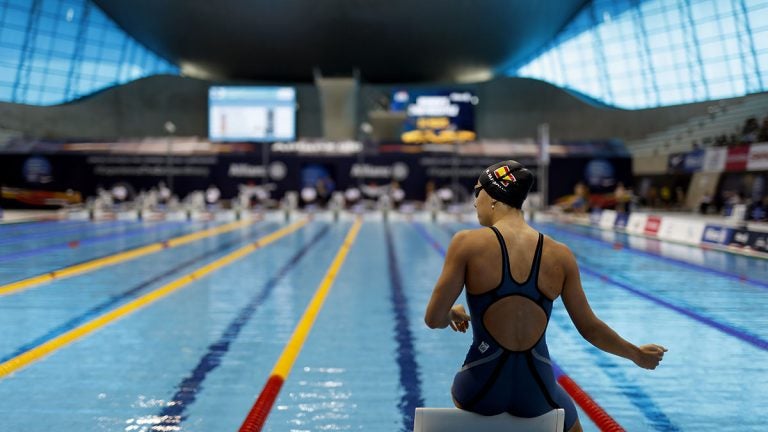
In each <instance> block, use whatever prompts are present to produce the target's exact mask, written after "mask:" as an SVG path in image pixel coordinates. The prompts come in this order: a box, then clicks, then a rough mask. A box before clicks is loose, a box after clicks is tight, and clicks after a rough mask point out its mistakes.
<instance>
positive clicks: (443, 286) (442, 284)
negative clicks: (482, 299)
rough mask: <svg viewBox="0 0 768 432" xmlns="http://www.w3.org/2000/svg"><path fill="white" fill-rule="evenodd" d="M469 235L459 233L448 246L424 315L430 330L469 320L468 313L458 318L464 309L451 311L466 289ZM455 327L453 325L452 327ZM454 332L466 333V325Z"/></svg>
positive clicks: (466, 232)
mask: <svg viewBox="0 0 768 432" xmlns="http://www.w3.org/2000/svg"><path fill="white" fill-rule="evenodd" d="M468 233H469V232H468V231H459V232H458V233H456V235H455V236H454V237H453V239H452V240H451V244H450V245H449V246H448V251H447V252H446V254H445V263H444V264H443V271H442V273H441V274H440V278H439V279H438V280H437V283H436V284H435V289H434V290H433V291H432V297H431V298H430V299H429V304H428V305H427V312H426V314H425V315H424V322H425V323H426V324H427V326H428V327H429V328H433V329H434V328H445V327H448V326H449V325H451V324H452V321H458V322H461V321H464V322H465V321H466V320H469V315H466V313H463V316H461V317H458V316H456V315H457V314H459V315H461V314H460V313H459V312H462V311H463V308H462V310H461V311H454V312H453V313H452V309H451V308H452V307H453V304H454V303H455V302H456V299H457V298H458V297H459V294H461V291H462V289H463V288H464V275H465V272H466V268H467V261H468V258H469V251H468V248H469V246H468V243H469V241H468V240H469V239H468V238H467V236H468ZM452 315H454V316H452ZM457 318H458V319H457ZM464 318H466V319H464ZM455 325H456V324H453V325H452V327H454V326H455ZM454 330H459V331H466V325H465V324H464V325H461V324H460V328H459V329H457V328H454Z"/></svg>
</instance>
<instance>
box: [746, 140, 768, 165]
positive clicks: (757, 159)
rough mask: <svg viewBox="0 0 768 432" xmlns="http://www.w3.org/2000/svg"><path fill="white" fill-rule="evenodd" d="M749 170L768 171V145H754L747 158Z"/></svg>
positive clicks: (750, 147)
mask: <svg viewBox="0 0 768 432" xmlns="http://www.w3.org/2000/svg"><path fill="white" fill-rule="evenodd" d="M747 170H749V171H763V170H768V143H759V144H752V145H751V146H749V155H748V156H747Z"/></svg>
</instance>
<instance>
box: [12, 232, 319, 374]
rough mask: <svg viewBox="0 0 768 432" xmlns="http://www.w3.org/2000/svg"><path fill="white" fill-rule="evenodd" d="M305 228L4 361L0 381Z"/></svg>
mask: <svg viewBox="0 0 768 432" xmlns="http://www.w3.org/2000/svg"><path fill="white" fill-rule="evenodd" d="M306 224H307V220H306V219H304V220H300V221H298V222H294V223H293V224H291V225H289V226H286V227H284V228H281V229H279V230H277V231H275V232H273V233H271V234H268V235H266V236H264V237H262V238H260V239H258V240H257V241H255V242H253V243H250V244H248V245H246V246H243V247H241V248H239V249H237V250H235V251H234V252H231V253H229V254H227V255H225V256H223V257H221V258H219V259H217V260H215V261H212V262H210V263H208V264H206V265H204V266H202V267H199V268H198V269H197V270H194V271H192V272H190V273H187V274H186V275H184V276H181V277H179V278H178V279H176V280H174V281H172V282H170V283H168V284H166V285H163V286H162V287H160V288H158V289H156V290H154V291H151V292H149V293H147V294H145V295H143V296H141V297H139V298H137V299H135V300H132V301H131V302H129V303H126V304H124V305H122V306H120V307H118V308H116V309H113V310H111V311H109V312H107V313H105V314H103V315H100V316H99V317H97V318H94V319H93V320H91V321H89V322H87V323H85V324H83V325H81V326H79V327H77V328H74V329H72V330H70V331H68V332H66V333H64V334H62V335H60V336H58V337H56V338H54V339H51V340H50V341H48V342H46V343H44V344H42V345H39V346H37V347H35V348H33V349H31V350H29V351H26V352H24V353H23V354H20V355H18V356H16V357H14V358H12V359H10V360H8V361H5V362H3V363H0V378H3V377H5V376H7V375H9V374H11V373H13V372H15V371H17V370H19V369H22V368H24V367H26V366H28V365H29V364H30V363H33V362H35V361H37V360H39V359H41V358H43V357H45V356H47V355H48V354H51V353H53V352H55V351H57V350H59V349H61V348H63V347H64V346H66V345H69V344H71V343H72V342H75V341H76V340H78V339H80V338H82V337H84V336H86V335H88V334H90V333H93V332H95V331H96V330H99V329H100V328H102V327H104V326H105V325H107V324H110V323H111V322H113V321H116V320H118V319H120V318H123V317H125V316H126V315H129V314H131V313H133V312H136V311H138V310H139V309H141V308H143V307H145V306H148V305H150V304H152V303H154V302H156V301H158V300H160V299H162V298H164V297H167V296H168V295H170V294H172V293H173V292H175V291H178V290H179V289H181V288H183V287H185V286H187V285H188V284H189V283H191V282H194V281H196V280H197V279H200V278H203V277H205V276H207V275H208V274H210V273H212V272H214V271H216V270H219V269H220V268H222V267H225V266H227V265H229V264H231V263H233V262H234V261H236V260H238V259H240V258H243V257H244V256H246V255H248V254H250V253H251V252H253V251H255V250H256V249H259V248H262V247H264V246H266V245H268V244H270V243H272V242H274V241H276V240H278V239H280V238H282V237H285V236H286V235H288V234H291V233H293V232H295V231H296V230H298V229H299V228H301V227H303V226H304V225H306Z"/></svg>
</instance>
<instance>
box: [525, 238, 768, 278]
mask: <svg viewBox="0 0 768 432" xmlns="http://www.w3.org/2000/svg"><path fill="white" fill-rule="evenodd" d="M536 225H539V224H536ZM543 228H544V231H547V230H551V231H554V232H557V233H561V234H563V235H565V236H570V237H576V238H581V239H584V240H586V241H590V242H592V243H597V244H600V245H601V246H604V247H613V248H614V249H615V247H614V245H613V243H611V242H607V241H605V240H601V239H598V238H594V237H591V236H589V235H586V234H581V233H576V232H573V231H571V230H569V229H567V228H561V227H557V226H552V225H549V224H546V225H545V226H543ZM626 235H629V234H626ZM653 240H656V241H659V242H662V241H663V240H660V239H653ZM620 244H621V245H622V248H623V250H625V251H627V252H628V253H631V254H635V255H640V256H647V257H649V258H652V259H655V260H658V261H662V262H664V263H667V264H672V265H677V266H680V267H684V268H689V269H691V270H694V271H697V272H706V273H712V274H714V275H717V276H721V277H724V278H728V279H733V280H736V281H739V282H741V283H750V284H753V285H757V286H759V287H760V288H768V282H765V281H763V280H759V279H754V278H750V277H748V276H746V275H743V274H736V273H730V272H728V271H725V270H717V269H713V268H709V267H706V266H703V265H700V264H695V263H690V262H687V261H683V260H681V259H679V258H674V257H669V256H665V255H662V254H660V253H655V252H649V251H645V250H642V249H636V248H634V247H632V246H631V245H624V244H623V243H620ZM679 246H689V245H679ZM689 247H692V248H695V247H696V246H689ZM720 252H721V253H728V252H723V251H720ZM745 258H752V259H755V257H745Z"/></svg>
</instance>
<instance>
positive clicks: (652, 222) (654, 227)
mask: <svg viewBox="0 0 768 432" xmlns="http://www.w3.org/2000/svg"><path fill="white" fill-rule="evenodd" d="M660 227H661V216H654V215H651V216H648V219H647V220H646V222H645V228H643V234H645V235H649V236H654V237H656V235H657V234H658V233H659V228H660Z"/></svg>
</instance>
